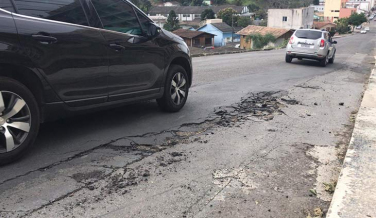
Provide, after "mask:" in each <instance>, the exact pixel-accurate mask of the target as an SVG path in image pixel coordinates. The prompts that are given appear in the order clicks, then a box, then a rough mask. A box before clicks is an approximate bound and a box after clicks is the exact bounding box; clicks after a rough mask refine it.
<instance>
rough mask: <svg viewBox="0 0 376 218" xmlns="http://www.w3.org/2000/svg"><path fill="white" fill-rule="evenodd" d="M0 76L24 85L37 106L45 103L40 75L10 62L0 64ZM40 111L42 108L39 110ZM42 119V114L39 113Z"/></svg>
mask: <svg viewBox="0 0 376 218" xmlns="http://www.w3.org/2000/svg"><path fill="white" fill-rule="evenodd" d="M0 77H6V78H10V79H13V80H16V81H18V82H20V83H21V84H23V85H24V86H26V87H27V88H28V89H29V90H30V92H31V93H32V95H33V96H34V97H35V99H36V101H37V103H38V105H39V108H42V106H43V105H44V104H45V100H46V99H45V96H44V88H43V84H42V81H41V79H40V77H39V76H38V75H37V74H36V73H35V72H34V71H33V70H31V69H29V68H26V67H21V66H15V65H10V64H0ZM40 111H42V110H40ZM41 118H42V121H43V116H42V114H41Z"/></svg>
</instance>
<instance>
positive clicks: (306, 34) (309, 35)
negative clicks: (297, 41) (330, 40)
mask: <svg viewBox="0 0 376 218" xmlns="http://www.w3.org/2000/svg"><path fill="white" fill-rule="evenodd" d="M295 36H296V37H298V38H301V39H319V38H321V36H322V32H318V31H311V30H297V31H296V32H295Z"/></svg>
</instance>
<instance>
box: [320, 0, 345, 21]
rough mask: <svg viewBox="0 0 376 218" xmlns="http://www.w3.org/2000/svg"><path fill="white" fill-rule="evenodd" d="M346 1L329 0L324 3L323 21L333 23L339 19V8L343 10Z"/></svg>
mask: <svg viewBox="0 0 376 218" xmlns="http://www.w3.org/2000/svg"><path fill="white" fill-rule="evenodd" d="M346 2H347V0H330V1H326V2H325V10H324V19H325V20H326V21H330V22H334V21H336V20H338V19H339V12H340V10H341V8H345V7H346V6H345V4H346Z"/></svg>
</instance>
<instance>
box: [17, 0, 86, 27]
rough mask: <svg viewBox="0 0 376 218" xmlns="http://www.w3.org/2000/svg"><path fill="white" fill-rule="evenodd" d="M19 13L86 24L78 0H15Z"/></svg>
mask: <svg viewBox="0 0 376 218" xmlns="http://www.w3.org/2000/svg"><path fill="white" fill-rule="evenodd" d="M15 2H16V6H17V8H18V11H19V13H20V14H23V15H28V16H32V17H39V18H45V19H50V20H56V21H62V22H67V23H73V24H80V25H88V22H87V19H86V16H85V14H84V11H83V9H82V7H81V4H80V2H79V0H15Z"/></svg>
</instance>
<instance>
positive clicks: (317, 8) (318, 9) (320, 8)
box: [309, 5, 325, 13]
mask: <svg viewBox="0 0 376 218" xmlns="http://www.w3.org/2000/svg"><path fill="white" fill-rule="evenodd" d="M309 7H312V8H313V10H314V11H315V12H322V13H324V10H325V5H310V6H309Z"/></svg>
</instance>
